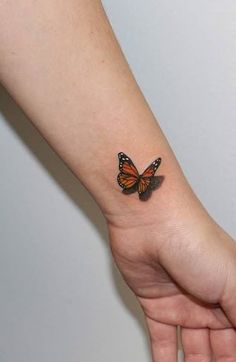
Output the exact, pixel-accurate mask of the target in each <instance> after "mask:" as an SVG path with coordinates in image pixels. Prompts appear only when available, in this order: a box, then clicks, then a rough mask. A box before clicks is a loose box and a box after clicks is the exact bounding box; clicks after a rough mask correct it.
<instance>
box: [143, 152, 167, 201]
mask: <svg viewBox="0 0 236 362" xmlns="http://www.w3.org/2000/svg"><path fill="white" fill-rule="evenodd" d="M160 164H161V158H157V159H156V160H155V161H153V162H152V163H151V165H149V166H148V167H147V168H146V170H145V171H144V172H143V173H142V175H141V176H140V180H139V183H138V193H139V198H141V199H142V196H143V195H144V194H145V193H146V192H147V190H148V189H149V188H150V187H151V186H152V183H153V182H152V180H153V177H154V175H155V172H156V170H157V169H158V167H159V166H160Z"/></svg>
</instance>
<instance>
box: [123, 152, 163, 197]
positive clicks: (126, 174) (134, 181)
mask: <svg viewBox="0 0 236 362" xmlns="http://www.w3.org/2000/svg"><path fill="white" fill-rule="evenodd" d="M118 159H119V170H120V173H119V174H118V176H117V181H118V184H119V185H120V187H121V188H122V189H123V193H124V194H131V193H133V192H136V191H137V192H138V194H139V199H140V200H143V201H144V200H147V199H148V198H149V197H150V196H151V193H152V191H153V190H155V189H156V188H157V187H159V186H160V184H161V182H162V180H163V176H159V177H158V176H155V172H156V170H157V169H158V167H159V166H160V164H161V158H158V159H156V160H155V161H153V162H152V163H151V164H150V165H149V166H148V167H147V168H146V170H145V171H144V172H143V173H142V174H139V172H138V170H137V168H136V167H135V165H134V164H133V162H132V160H131V159H130V158H129V157H128V156H127V155H126V154H124V153H123V152H120V153H118Z"/></svg>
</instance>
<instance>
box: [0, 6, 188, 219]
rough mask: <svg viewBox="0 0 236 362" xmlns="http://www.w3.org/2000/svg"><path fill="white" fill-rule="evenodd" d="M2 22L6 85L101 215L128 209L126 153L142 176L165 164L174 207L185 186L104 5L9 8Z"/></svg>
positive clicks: (166, 195) (165, 196)
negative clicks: (122, 174) (121, 169)
mask: <svg viewBox="0 0 236 362" xmlns="http://www.w3.org/2000/svg"><path fill="white" fill-rule="evenodd" d="M0 16H1V18H2V19H4V21H3V22H1V24H0V54H1V56H0V77H1V81H2V83H3V84H4V85H5V86H6V88H7V89H8V90H9V92H10V93H11V94H12V95H13V97H14V98H15V99H16V100H17V102H18V103H19V104H20V106H21V107H22V108H23V110H24V111H25V112H26V114H27V115H28V116H29V117H30V118H31V120H32V121H33V123H34V124H35V125H36V127H37V128H38V129H39V131H40V132H41V133H42V134H43V136H44V137H45V138H46V139H47V140H48V142H49V143H50V144H51V145H52V146H53V148H54V149H55V150H56V151H57V152H58V153H59V155H60V156H61V157H62V158H63V160H64V161H65V162H66V163H67V164H68V166H69V167H70V168H71V169H72V171H73V172H74V173H75V174H76V175H77V176H78V177H79V178H80V180H81V181H82V182H83V183H84V184H85V186H86V187H87V188H88V190H89V191H90V192H91V193H92V194H93V196H94V197H95V198H96V200H97V201H98V203H99V204H100V206H101V207H102V209H103V210H104V211H105V212H107V213H112V212H113V211H114V213H116V210H118V209H120V208H122V206H123V205H124V202H125V203H127V200H126V199H125V196H124V195H122V194H121V192H120V188H119V186H118V184H117V182H116V176H117V172H118V161H117V153H118V152H120V151H123V152H125V153H127V154H128V155H130V156H132V157H133V158H134V160H135V161H136V166H137V167H138V168H140V169H141V170H143V169H144V168H145V167H146V166H148V163H149V162H151V161H153V160H154V159H155V158H157V157H161V158H162V165H161V174H164V175H165V176H166V178H165V186H164V187H163V190H162V193H161V195H160V196H159V197H160V203H161V204H165V203H170V202H173V197H176V194H177V193H176V190H178V191H180V192H181V190H182V189H183V187H184V188H186V182H185V179H184V177H183V175H182V172H181V170H180V168H179V166H178V163H177V161H176V159H175V157H174V155H173V153H172V151H171V149H170V147H169V145H168V143H167V141H166V139H165V137H164V136H163V134H162V132H161V130H160V128H159V127H158V125H157V122H156V120H155V118H154V116H153V114H152V112H151V110H150V108H149V107H148V105H147V103H146V101H145V99H144V97H143V95H142V93H141V92H140V89H139V87H138V86H137V83H136V82H135V80H134V78H133V76H132V73H131V71H130V69H129V66H128V64H127V62H126V60H125V58H124V56H123V54H122V52H121V49H120V47H119V45H118V43H117V41H116V39H115V37H114V34H113V32H112V29H111V27H110V25H109V22H108V20H107V18H106V16H105V13H104V11H103V8H102V6H101V4H100V2H99V1H94V0H92V1H89V0H68V1H58V0H57V1H56V0H51V1H46V0H45V1H41V2H32V1H29V0H28V1H26V0H24V1H21V2H13V1H8V2H6V3H5V4H4V3H3V4H1V5H0ZM188 191H190V190H189V189H188ZM124 199H125V201H124ZM129 200H130V199H129ZM131 200H132V201H131V203H133V202H135V203H136V202H137V200H136V199H135V201H134V198H133V197H132V199H131Z"/></svg>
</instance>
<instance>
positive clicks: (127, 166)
mask: <svg viewBox="0 0 236 362" xmlns="http://www.w3.org/2000/svg"><path fill="white" fill-rule="evenodd" d="M118 158H119V169H120V173H119V174H118V176H117V181H118V184H119V185H120V187H122V188H123V189H130V188H132V187H134V186H135V185H136V184H137V183H138V179H139V173H138V170H137V168H136V167H135V166H134V164H133V162H132V161H131V159H130V158H129V157H128V156H126V155H125V154H124V153H123V152H120V153H119V154H118Z"/></svg>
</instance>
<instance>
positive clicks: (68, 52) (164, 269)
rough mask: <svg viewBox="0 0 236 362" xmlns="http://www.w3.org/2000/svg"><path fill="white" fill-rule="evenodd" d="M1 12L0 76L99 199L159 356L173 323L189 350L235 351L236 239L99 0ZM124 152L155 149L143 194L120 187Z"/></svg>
mask: <svg viewBox="0 0 236 362" xmlns="http://www.w3.org/2000/svg"><path fill="white" fill-rule="evenodd" d="M0 17H1V22H0V80H1V82H2V83H3V85H4V86H5V87H6V88H7V89H8V91H9V92H10V94H11V95H12V96H13V97H14V99H15V100H16V101H17V103H18V104H19V105H20V106H21V107H22V109H23V110H24V111H25V113H26V114H27V115H28V116H29V117H30V119H31V120H32V122H33V123H34V124H35V126H36V127H37V128H38V129H39V131H40V132H41V133H42V135H43V136H44V137H45V138H46V140H47V141H48V142H49V143H50V144H51V145H52V147H53V148H54V149H55V150H56V151H57V153H58V154H59V155H60V156H61V158H62V159H63V160H64V161H65V162H66V163H67V165H68V166H69V167H70V168H71V170H72V171H73V172H74V173H75V174H76V175H77V176H78V178H79V179H80V180H81V181H82V182H83V184H84V185H85V186H86V187H87V189H88V190H89V191H90V193H91V194H92V195H93V197H94V198H95V199H96V201H97V202H98V204H99V206H100V207H101V209H102V210H103V212H104V215H105V217H106V219H107V222H108V227H109V234H110V240H111V248H112V252H113V255H114V258H115V260H116V262H117V264H118V266H119V268H120V271H121V273H122V275H123V277H124V278H125V280H126V281H127V283H128V284H129V286H130V287H131V288H132V290H133V291H134V293H135V294H136V296H137V297H138V299H139V301H140V303H141V306H142V308H143V310H144V313H145V315H146V319H147V323H148V327H149V331H150V337H151V341H152V349H153V359H154V361H155V362H157V361H159V360H161V361H168V362H172V361H175V360H176V326H177V325H181V326H182V338H183V345H184V349H185V353H186V358H187V357H188V356H189V358H191V356H195V357H196V358H195V357H194V358H195V359H194V361H198V360H199V361H202V359H200V357H204V358H205V359H204V360H206V361H208V360H209V356H210V348H212V349H213V352H214V354H215V356H216V357H219V358H220V355H222V354H223V355H224V356H225V358H228V359H229V358H231V359H232V360H233V358H236V350H235V345H236V333H235V330H234V329H233V328H232V326H233V325H234V326H236V308H235V303H234V301H235V298H234V295H235V292H236V281H235V279H236V278H235V277H236V266H235V258H236V251H235V244H234V242H233V240H232V239H231V238H230V237H229V236H228V235H227V234H226V233H225V232H224V231H223V230H221V229H220V228H219V226H218V225H216V224H215V223H214V221H213V220H212V219H211V218H210V216H209V215H208V214H207V212H206V210H205V209H204V208H203V207H202V205H201V203H200V202H199V200H198V199H197V197H196V196H195V195H194V193H193V191H192V190H191V188H190V186H189V184H188V183H187V181H186V179H185V177H184V175H183V173H182V171H181V169H180V167H179V165H178V163H177V161H176V158H175V156H174V154H173V152H172V150H171V148H170V146H169V145H168V142H167V140H166V138H165V136H164V135H163V133H162V131H161V130H160V127H159V126H158V124H157V122H156V119H155V117H154V115H153V114H152V112H151V110H150V108H149V106H148V104H147V102H146V101H145V99H144V97H143V95H142V93H141V91H140V89H139V87H138V85H137V83H136V81H135V79H134V77H133V75H132V73H131V71H130V69H129V66H128V64H127V62H126V60H125V58H124V56H123V54H122V51H121V49H120V47H119V45H118V43H117V41H116V39H115V36H114V33H113V32H112V29H111V27H110V25H109V22H108V20H107V18H106V15H105V13H104V10H103V8H102V5H101V3H100V1H98V0H67V1H64V0H50V1H48V0H42V1H32V0H22V1H20V2H16V1H2V2H1V3H0ZM119 152H124V153H125V154H128V155H129V156H130V157H131V158H132V159H133V161H134V163H135V165H136V166H137V168H138V170H139V171H143V170H144V169H145V168H146V167H147V166H148V164H149V163H151V162H152V161H153V160H154V159H157V158H159V157H161V158H162V163H161V165H160V167H159V169H158V170H157V174H159V175H164V181H163V182H162V185H161V187H160V188H158V189H157V190H155V191H154V192H153V194H152V195H151V197H150V198H149V199H148V200H147V201H145V202H142V201H140V200H139V198H138V194H137V192H135V193H134V194H131V195H125V194H124V193H122V192H121V188H120V186H119V185H118V183H117V179H116V178H117V174H118V172H119V169H118V165H119V164H118V158H117V154H118V153H119ZM149 181H150V179H149ZM138 182H139V181H138V179H137V183H138ZM225 328H227V329H225ZM218 329H221V330H220V331H219V330H218ZM196 330H197V332H196ZM229 336H230V338H229ZM219 337H220V338H219ZM219 340H220V342H219ZM197 356H198V357H199V359H197V358H198V357H197ZM207 358H208V359H207ZM189 360H190V359H189ZM225 361H226V359H225ZM222 362H224V360H223V359H222Z"/></svg>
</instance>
